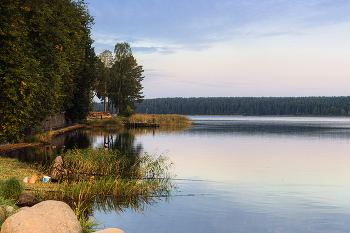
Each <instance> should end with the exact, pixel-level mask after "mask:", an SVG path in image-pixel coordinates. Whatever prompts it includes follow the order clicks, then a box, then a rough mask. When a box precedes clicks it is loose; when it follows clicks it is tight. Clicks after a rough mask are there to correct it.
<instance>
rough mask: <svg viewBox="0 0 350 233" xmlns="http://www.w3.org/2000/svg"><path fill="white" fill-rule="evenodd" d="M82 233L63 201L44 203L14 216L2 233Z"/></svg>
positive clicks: (74, 217)
mask: <svg viewBox="0 0 350 233" xmlns="http://www.w3.org/2000/svg"><path fill="white" fill-rule="evenodd" d="M10 232H16V233H42V232H45V233H53V232H67V233H81V232H82V229H81V226H80V223H79V221H78V219H77V217H76V216H75V214H74V212H73V211H72V209H71V208H70V207H69V206H68V205H67V204H66V203H64V202H61V201H43V202H40V203H39V204H36V205H34V206H33V207H30V208H25V209H24V210H21V211H19V212H17V213H16V214H14V215H12V216H11V217H9V218H8V219H6V221H5V222H4V224H3V225H2V227H1V233H10Z"/></svg>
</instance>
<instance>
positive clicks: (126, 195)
mask: <svg viewBox="0 0 350 233" xmlns="http://www.w3.org/2000/svg"><path fill="white" fill-rule="evenodd" d="M61 156H62V157H63V160H64V166H65V168H66V169H69V170H71V171H73V173H72V174H70V175H68V177H67V179H66V180H65V181H64V182H62V183H44V182H42V177H43V176H44V175H49V174H50V170H51V166H52V164H53V161H52V160H46V161H42V162H40V163H37V164H35V165H32V164H26V163H21V162H19V161H18V160H16V159H10V158H3V157H0V176H1V180H0V183H3V182H4V181H6V180H8V179H10V178H13V177H15V178H17V179H18V180H20V181H21V183H22V180H23V178H24V177H28V178H31V177H32V176H33V175H37V176H38V180H37V182H36V183H35V184H29V183H23V185H24V186H23V188H24V192H26V193H30V194H33V195H35V196H36V197H37V198H38V199H39V201H44V200H59V201H64V202H66V203H67V204H68V205H70V206H71V208H72V209H73V211H74V212H75V214H76V216H77V217H78V219H79V220H80V222H81V224H82V226H83V227H84V228H86V229H87V230H86V231H85V232H88V230H89V229H92V227H93V226H96V223H94V222H91V221H87V217H88V216H89V215H90V214H91V213H92V212H93V210H95V209H98V210H105V211H111V210H123V209H126V208H134V210H136V211H142V210H143V209H144V208H145V207H147V208H149V207H150V206H152V205H153V204H155V203H157V202H158V201H159V200H160V197H167V196H168V195H169V194H170V192H171V190H173V189H174V188H176V187H175V184H174V183H173V182H172V181H171V179H169V178H170V174H168V172H167V171H168V169H169V168H170V167H171V166H172V163H171V162H170V161H169V159H168V158H166V157H164V156H157V155H149V154H144V155H128V154H125V153H122V152H120V151H118V150H108V151H106V150H94V149H74V150H68V151H67V152H66V153H64V154H61ZM0 194H1V195H0V197H1V196H2V194H3V192H2V193H0ZM14 200H15V199H12V200H11V201H12V204H13V201H14ZM6 201H8V200H6ZM0 205H1V202H0Z"/></svg>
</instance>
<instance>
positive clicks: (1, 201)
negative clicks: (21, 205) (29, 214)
mask: <svg viewBox="0 0 350 233" xmlns="http://www.w3.org/2000/svg"><path fill="white" fill-rule="evenodd" d="M7 206H11V207H13V209H16V208H17V207H16V205H15V204H14V203H13V202H12V201H10V200H7V199H5V198H3V197H2V196H0V209H2V210H6V207H7ZM4 213H5V214H4V215H2V216H1V215H0V231H1V226H2V224H3V223H4V222H5V220H6V219H7V218H8V217H10V216H11V215H12V214H13V213H14V212H12V213H9V212H7V211H4Z"/></svg>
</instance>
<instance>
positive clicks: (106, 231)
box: [96, 228, 124, 233]
mask: <svg viewBox="0 0 350 233" xmlns="http://www.w3.org/2000/svg"><path fill="white" fill-rule="evenodd" d="M96 233H124V231H122V230H119V229H118V228H107V229H104V230H102V231H96Z"/></svg>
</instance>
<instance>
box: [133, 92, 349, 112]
mask: <svg viewBox="0 0 350 233" xmlns="http://www.w3.org/2000/svg"><path fill="white" fill-rule="evenodd" d="M136 106H137V108H136V111H135V112H136V113H148V114H183V115H244V116H261V115H293V116H300V115H305V116H309V115H312V116H349V115H350V96H342V97H209V98H157V99H145V100H144V101H143V102H142V103H139V104H136Z"/></svg>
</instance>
